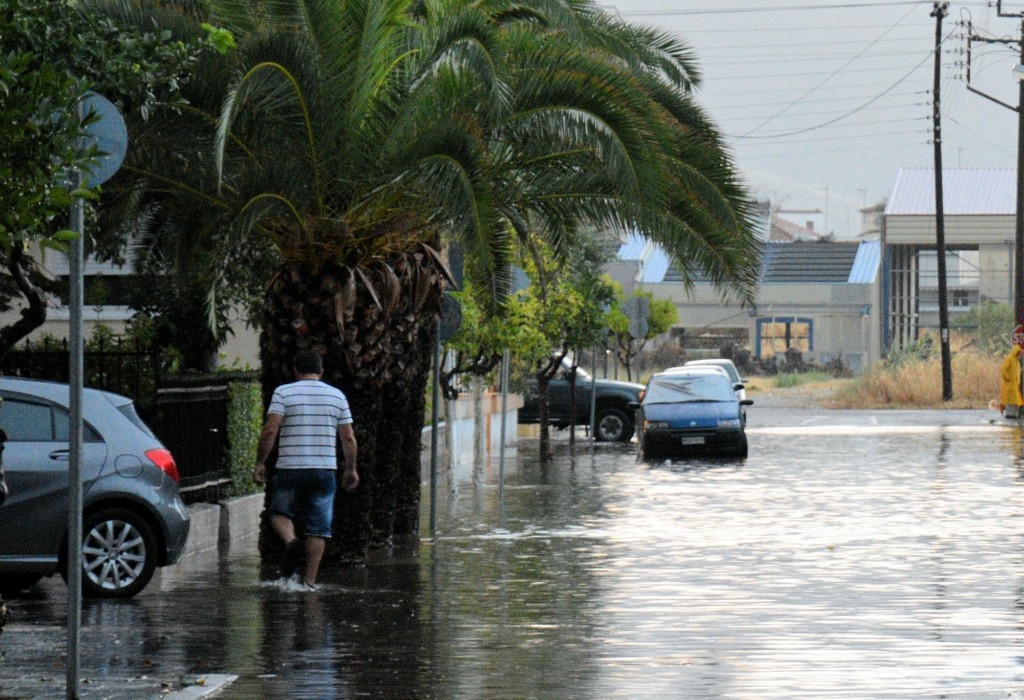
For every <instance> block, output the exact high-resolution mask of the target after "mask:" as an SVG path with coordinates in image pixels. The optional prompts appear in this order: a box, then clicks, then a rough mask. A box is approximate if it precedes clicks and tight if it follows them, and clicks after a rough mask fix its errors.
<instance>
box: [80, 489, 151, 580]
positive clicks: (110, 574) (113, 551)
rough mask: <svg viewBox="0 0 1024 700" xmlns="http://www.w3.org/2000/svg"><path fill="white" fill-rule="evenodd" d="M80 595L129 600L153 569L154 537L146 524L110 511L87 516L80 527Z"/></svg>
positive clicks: (130, 514) (126, 513)
mask: <svg viewBox="0 0 1024 700" xmlns="http://www.w3.org/2000/svg"><path fill="white" fill-rule="evenodd" d="M82 532H83V537H82V593H83V594H84V595H86V596H89V597H92V598H130V597H132V596H133V595H135V594H136V593H138V592H139V591H141V590H142V589H143V588H145V587H146V584H148V583H149V580H150V579H151V578H152V577H153V572H154V570H155V569H156V538H155V537H154V536H153V530H152V529H151V528H150V527H149V525H147V524H146V521H145V520H143V519H142V518H141V517H139V516H138V515H136V514H135V513H133V512H132V511H130V510H125V509H122V508H114V509H110V510H103V511H99V512H96V513H93V514H92V515H90V516H89V517H88V518H87V519H86V521H85V523H84V524H83V527H82Z"/></svg>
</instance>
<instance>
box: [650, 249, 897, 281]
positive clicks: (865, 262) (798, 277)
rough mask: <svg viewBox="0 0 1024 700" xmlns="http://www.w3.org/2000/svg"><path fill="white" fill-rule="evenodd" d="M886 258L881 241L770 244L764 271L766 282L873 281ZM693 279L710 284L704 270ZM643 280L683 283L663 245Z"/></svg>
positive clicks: (653, 253)
mask: <svg viewBox="0 0 1024 700" xmlns="http://www.w3.org/2000/svg"><path fill="white" fill-rule="evenodd" d="M881 259H882V245H881V243H880V242H879V241H859V242H857V241H843V242H835V241H796V242H793V243H768V244H767V246H766V248H765V255H764V260H763V264H764V267H763V269H762V273H761V279H762V281H763V282H776V283H785V282H805V283H810V284H815V283H817V284H821V283H827V284H843V283H848V284H871V283H873V282H874V281H875V277H876V275H877V274H878V266H879V264H880V262H881ZM690 278H691V281H693V282H694V283H696V284H699V283H702V282H704V283H706V282H708V281H709V279H708V277H707V276H706V275H705V274H704V273H703V272H701V271H700V270H694V271H692V274H691V276H690ZM640 280H641V282H643V283H645V284H657V283H660V282H668V283H672V282H682V280H683V275H682V272H681V271H680V269H679V265H677V264H676V262H675V261H674V260H672V258H671V257H670V256H669V255H668V254H667V253H666V252H665V251H664V250H662V248H661V246H659V245H658V244H656V243H652V244H651V246H650V249H649V251H648V253H647V256H646V257H645V258H644V261H643V265H642V269H641V274H640Z"/></svg>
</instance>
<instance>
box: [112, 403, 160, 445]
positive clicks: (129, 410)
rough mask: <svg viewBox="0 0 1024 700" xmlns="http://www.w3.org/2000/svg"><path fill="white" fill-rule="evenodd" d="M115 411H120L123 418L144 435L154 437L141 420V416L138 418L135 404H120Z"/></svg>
mask: <svg viewBox="0 0 1024 700" xmlns="http://www.w3.org/2000/svg"><path fill="white" fill-rule="evenodd" d="M117 410H118V411H120V412H121V413H122V414H123V415H124V417H125V418H127V419H128V420H130V421H131V422H132V423H134V424H135V425H136V426H137V427H138V428H139V430H141V431H142V432H144V433H145V434H146V435H149V436H150V437H152V438H155V437H156V435H154V434H153V431H152V430H150V429H149V426H148V425H146V422H145V421H144V420H142V418H141V416H139V414H138V412H137V411H136V410H135V404H133V403H126V404H121V405H120V406H118V407H117Z"/></svg>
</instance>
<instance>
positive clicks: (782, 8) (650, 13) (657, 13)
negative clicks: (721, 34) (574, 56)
mask: <svg viewBox="0 0 1024 700" xmlns="http://www.w3.org/2000/svg"><path fill="white" fill-rule="evenodd" d="M960 4H961V5H965V6H968V5H975V6H981V7H985V6H986V4H985V3H984V2H974V3H971V2H963V3H960ZM900 5H915V6H920V5H921V3H920V2H919V1H918V0H891V1H890V2H844V3H839V4H835V5H802V6H799V7H795V6H792V5H776V6H767V7H719V8H716V9H713V10H712V9H704V8H702V9H699V10H628V11H626V12H621V11H619V10H616V11H619V12H621V14H622V15H623V16H630V17H663V16H664V17H675V16H682V15H732V14H753V13H760V12H804V11H806V10H851V9H856V8H864V7H897V6H900Z"/></svg>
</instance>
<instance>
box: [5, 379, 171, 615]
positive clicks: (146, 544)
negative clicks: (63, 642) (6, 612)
mask: <svg viewBox="0 0 1024 700" xmlns="http://www.w3.org/2000/svg"><path fill="white" fill-rule="evenodd" d="M69 395H70V391H69V388H68V385H67V384H58V383H56V382H48V381H38V380H29V379H17V378H12V377H0V398H2V399H3V402H2V404H0V427H2V428H3V430H4V431H5V432H6V434H7V442H6V443H5V445H4V451H3V464H4V471H5V472H6V475H7V483H8V485H9V486H10V495H9V497H8V498H7V500H6V502H5V503H4V504H3V505H2V506H0V593H11V592H14V591H18V590H22V589H25V588H28V587H29V586H32V585H33V584H34V583H36V582H37V581H38V580H39V579H41V578H42V577H44V576H48V575H53V574H54V573H58V572H59V573H61V574H62V575H63V576H64V577H65V578H66V577H67V565H66V563H67V562H66V559H67V546H68V545H67V533H68V510H69V507H70V505H69V485H70V478H69V453H70V449H69V442H70V438H69V428H70V423H71V421H70V411H69V405H70V404H69ZM82 417H83V420H82V423H83V425H82V457H81V471H82V482H83V525H82V535H83V541H82V593H83V594H84V595H86V596H90V597H109V598H130V597H131V596H134V595H135V594H137V593H138V592H139V591H141V590H142V589H143V588H145V587H146V585H147V584H148V583H149V581H150V579H151V578H152V576H153V572H154V571H155V569H156V568H157V567H158V566H165V565H168V564H173V563H174V562H175V561H177V560H178V558H179V556H180V555H181V553H182V550H183V549H184V547H185V541H186V539H187V537H188V531H189V518H188V514H187V512H186V510H185V505H184V503H183V502H182V500H181V495H180V493H179V490H178V471H177V467H176V465H175V463H174V459H173V457H172V456H171V453H170V452H169V451H168V450H167V449H166V448H165V447H164V446H163V445H162V444H161V443H160V441H159V440H158V439H157V438H156V436H155V435H154V434H153V432H152V431H151V430H150V429H149V428H148V427H147V426H146V424H145V423H144V422H143V421H142V420H141V419H140V418H139V416H138V414H137V413H136V411H135V405H134V404H133V403H132V401H131V399H129V398H127V397H124V396H120V395H118V394H112V393H109V392H105V391H98V390H95V389H85V390H84V391H83V392H82Z"/></svg>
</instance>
